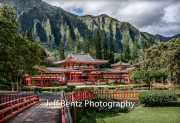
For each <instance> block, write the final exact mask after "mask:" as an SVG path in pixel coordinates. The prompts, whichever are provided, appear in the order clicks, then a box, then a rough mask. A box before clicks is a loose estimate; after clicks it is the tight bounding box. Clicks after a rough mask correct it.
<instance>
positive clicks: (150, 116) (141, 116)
mask: <svg viewBox="0 0 180 123" xmlns="http://www.w3.org/2000/svg"><path fill="white" fill-rule="evenodd" d="M148 92H151V91H148ZM174 92H176V93H177V94H178V95H179V99H178V101H173V102H169V103H166V104H163V105H159V104H158V105H153V106H152V105H151V106H145V105H143V104H142V105H140V106H137V107H135V108H134V109H133V110H120V111H119V110H113V109H112V112H109V111H107V110H101V108H99V110H96V111H94V112H92V113H90V112H87V111H86V110H85V109H83V110H82V109H81V110H80V109H79V110H78V111H79V113H82V115H83V116H81V119H79V121H78V122H77V123H94V122H96V123H102V122H103V123H109V122H111V123H118V122H122V123H127V122H130V123H139V122H141V123H146V122H147V123H152V122H153V123H160V122H162V123H169V122H173V123H179V121H180V117H179V115H180V111H179V110H180V91H174ZM174 92H170V93H174ZM155 93H156V92H155ZM167 94H168V93H167ZM84 110H85V111H84ZM100 110H101V111H100ZM75 111H76V110H75ZM99 111H100V112H99ZM124 111H125V112H124ZM72 113H73V112H72ZM73 115H74V114H73ZM76 117H77V116H76Z"/></svg>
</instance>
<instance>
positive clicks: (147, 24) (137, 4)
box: [43, 0, 180, 36]
mask: <svg viewBox="0 0 180 123" xmlns="http://www.w3.org/2000/svg"><path fill="white" fill-rule="evenodd" d="M43 1H45V2H47V3H49V4H51V5H53V6H58V7H61V8H62V9H64V10H66V11H69V12H72V13H75V11H74V10H75V9H81V10H82V14H83V15H85V14H90V15H94V16H97V15H100V14H107V15H108V16H110V17H113V18H115V19H117V20H119V21H125V22H129V23H130V24H132V25H133V26H134V27H136V28H138V29H139V30H140V31H146V32H148V33H152V34H160V35H163V36H172V35H175V34H178V33H180V31H179V29H180V14H179V11H180V0H171V1H170V0H161V1H160V0H153V1H150V0H136V1H133V0H120V1H117V0H104V1H103V0H101V1H90V0H83V1H82V0H81V1H78V0H66V1H57V0H43ZM172 23H174V24H173V25H172ZM178 28H179V29H178Z"/></svg>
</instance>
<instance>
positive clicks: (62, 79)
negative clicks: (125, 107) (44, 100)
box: [24, 52, 135, 86]
mask: <svg viewBox="0 0 180 123" xmlns="http://www.w3.org/2000/svg"><path fill="white" fill-rule="evenodd" d="M106 63H108V60H100V59H94V58H92V57H91V56H90V54H89V53H87V54H79V53H71V52H70V53H69V54H68V56H67V58H66V59H65V60H62V61H57V62H53V64H55V65H58V66H60V67H39V66H36V68H39V69H40V71H41V72H40V73H38V74H37V75H35V76H32V77H29V76H28V75H26V76H25V80H24V84H25V85H26V86H31V85H32V84H31V83H32V82H31V81H34V82H33V85H35V86H50V85H51V82H59V84H65V85H73V84H74V85H76V84H84V85H86V84H94V85H95V84H107V83H108V81H109V80H110V79H115V83H118V81H119V82H121V81H122V79H123V80H124V82H125V81H127V83H128V84H129V83H130V78H129V73H130V72H132V71H135V69H134V68H127V66H130V64H128V63H123V62H121V61H120V62H118V63H115V64H111V66H112V67H113V68H97V67H98V66H100V65H103V64H106Z"/></svg>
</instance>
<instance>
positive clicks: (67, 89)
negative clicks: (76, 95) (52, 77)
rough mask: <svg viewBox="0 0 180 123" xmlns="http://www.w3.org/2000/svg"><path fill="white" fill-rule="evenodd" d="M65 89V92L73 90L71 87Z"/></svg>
mask: <svg viewBox="0 0 180 123" xmlns="http://www.w3.org/2000/svg"><path fill="white" fill-rule="evenodd" d="M63 91H64V92H71V89H70V88H63Z"/></svg>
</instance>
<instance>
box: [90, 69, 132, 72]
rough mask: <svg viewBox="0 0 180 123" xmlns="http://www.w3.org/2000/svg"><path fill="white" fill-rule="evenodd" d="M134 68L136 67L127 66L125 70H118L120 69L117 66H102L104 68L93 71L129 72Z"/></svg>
mask: <svg viewBox="0 0 180 123" xmlns="http://www.w3.org/2000/svg"><path fill="white" fill-rule="evenodd" d="M133 69H135V68H126V69H123V70H118V69H115V68H102V69H98V70H93V71H106V72H117V73H126V72H129V71H132V70H133Z"/></svg>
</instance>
